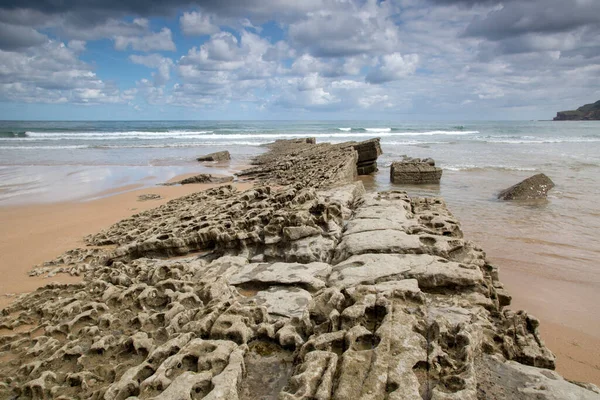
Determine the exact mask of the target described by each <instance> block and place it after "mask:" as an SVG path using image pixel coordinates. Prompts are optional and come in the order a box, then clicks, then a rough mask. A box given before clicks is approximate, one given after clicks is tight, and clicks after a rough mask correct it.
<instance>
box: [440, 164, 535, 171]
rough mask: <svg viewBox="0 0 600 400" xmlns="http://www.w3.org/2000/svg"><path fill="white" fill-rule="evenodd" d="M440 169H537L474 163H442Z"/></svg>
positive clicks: (533, 169)
mask: <svg viewBox="0 0 600 400" xmlns="http://www.w3.org/2000/svg"><path fill="white" fill-rule="evenodd" d="M441 168H442V169H445V170H448V171H480V170H499V171H537V169H535V168H530V167H517V166H512V165H474V164H455V165H442V166H441Z"/></svg>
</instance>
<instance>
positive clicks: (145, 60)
mask: <svg viewBox="0 0 600 400" xmlns="http://www.w3.org/2000/svg"><path fill="white" fill-rule="evenodd" d="M129 60H130V61H131V62H133V63H135V64H140V65H143V66H145V67H148V68H153V69H156V70H157V71H156V72H153V73H152V76H153V78H154V85H155V86H163V85H165V84H166V83H167V82H168V81H169V80H170V79H171V68H172V67H173V65H174V64H173V60H171V59H170V58H167V57H163V56H161V55H160V54H148V55H139V54H132V55H130V56H129Z"/></svg>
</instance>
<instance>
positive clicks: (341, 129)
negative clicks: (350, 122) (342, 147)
mask: <svg viewBox="0 0 600 400" xmlns="http://www.w3.org/2000/svg"><path fill="white" fill-rule="evenodd" d="M338 130H340V131H343V132H350V131H351V130H352V128H338Z"/></svg>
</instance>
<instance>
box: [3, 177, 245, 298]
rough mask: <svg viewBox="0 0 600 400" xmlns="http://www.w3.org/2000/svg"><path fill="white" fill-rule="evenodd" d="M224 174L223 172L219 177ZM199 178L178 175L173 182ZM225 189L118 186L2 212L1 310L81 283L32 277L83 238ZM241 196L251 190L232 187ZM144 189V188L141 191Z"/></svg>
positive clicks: (241, 185) (242, 184) (240, 185)
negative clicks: (40, 291)
mask: <svg viewBox="0 0 600 400" xmlns="http://www.w3.org/2000/svg"><path fill="white" fill-rule="evenodd" d="M217 172H222V171H217ZM193 175H196V173H193V172H192V173H186V174H182V175H178V176H175V177H173V178H172V179H170V180H169V182H172V181H177V180H181V179H185V178H187V177H190V176H193ZM224 184H226V183H221V184H213V183H209V184H190V185H176V186H158V185H157V186H152V187H142V188H139V187H137V186H136V185H134V186H130V185H128V186H126V187H123V186H117V187H115V188H113V189H112V190H107V191H104V192H102V193H97V194H95V195H93V196H92V197H93V198H92V199H84V200H80V201H76V200H73V201H66V202H54V203H43V204H40V203H38V204H35V203H32V204H24V205H1V206H0V274H1V275H2V276H3V279H2V281H1V283H0V308H4V307H5V306H6V305H8V304H10V303H11V302H12V301H13V300H14V298H15V297H16V296H17V295H19V294H22V293H28V292H31V291H34V290H35V289H37V288H38V287H41V286H44V285H46V284H49V283H52V282H57V283H76V282H79V281H80V280H81V278H80V277H75V276H69V275H66V274H57V275H55V276H53V277H51V278H45V277H41V276H35V277H30V276H29V275H28V273H29V272H30V271H31V270H32V268H33V267H34V266H35V265H39V264H42V263H44V262H46V261H51V260H53V259H54V258H55V257H57V256H59V255H61V254H62V253H64V252H65V251H67V250H71V249H74V248H77V247H85V246H86V244H85V243H84V241H83V238H84V237H85V236H86V235H89V234H94V233H97V232H99V231H101V230H102V229H105V228H108V227H109V226H110V225H112V224H114V223H116V222H119V221H120V220H122V219H124V218H127V217H129V216H131V215H133V214H137V213H139V212H142V211H145V210H149V209H151V208H155V207H158V206H160V205H162V204H165V203H166V202H168V201H170V200H173V199H176V198H179V197H182V196H186V195H189V194H191V193H195V192H198V191H202V190H206V189H209V188H211V187H216V186H221V185H224ZM231 184H232V185H233V186H235V187H237V188H240V189H242V190H244V189H247V188H249V187H250V186H251V185H252V184H251V183H245V182H232V183H231ZM142 186H143V185H142ZM147 194H157V195H159V196H160V198H159V199H153V200H147V201H139V200H138V196H141V195H147Z"/></svg>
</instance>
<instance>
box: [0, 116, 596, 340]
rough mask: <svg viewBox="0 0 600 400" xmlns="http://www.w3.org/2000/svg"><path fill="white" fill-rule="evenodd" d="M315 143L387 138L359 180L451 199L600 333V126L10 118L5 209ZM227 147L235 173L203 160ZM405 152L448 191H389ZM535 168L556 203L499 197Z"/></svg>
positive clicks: (556, 310) (470, 230) (1, 178)
mask: <svg viewBox="0 0 600 400" xmlns="http://www.w3.org/2000/svg"><path fill="white" fill-rule="evenodd" d="M306 136H312V137H315V138H316V139H317V142H334V143H335V142H344V141H349V140H357V141H360V140H365V139H369V138H373V137H380V138H381V145H382V149H383V152H384V154H383V155H382V156H381V158H380V159H379V167H380V171H379V172H378V173H376V174H375V175H374V176H371V177H363V178H362V180H363V182H364V184H365V186H366V187H367V189H369V190H388V189H402V190H407V191H409V192H410V193H412V194H421V195H427V196H443V197H444V198H445V200H446V202H447V203H448V205H449V208H450V210H451V211H452V212H453V213H454V214H455V215H456V216H457V217H458V218H459V219H460V220H461V222H462V225H463V230H464V231H465V232H466V235H467V237H468V238H470V239H472V240H474V241H475V242H477V243H479V244H480V245H481V246H482V247H483V248H484V250H486V251H487V252H488V255H489V257H490V259H491V260H492V261H494V262H496V263H498V264H500V265H502V266H503V267H506V268H509V269H511V270H513V271H516V272H518V273H519V274H521V275H518V276H521V277H522V279H523V280H522V282H528V284H535V282H541V281H542V280H545V281H548V282H550V281H551V282H552V284H550V283H549V284H547V285H545V286H544V287H546V288H547V287H553V288H554V289H553V290H554V291H563V292H564V293H571V295H570V297H569V295H565V294H564V293H563V297H562V298H563V300H561V301H560V302H556V304H554V303H552V304H553V306H552V307H553V313H552V315H556V317H557V318H558V319H560V318H563V320H564V318H567V319H568V320H569V321H570V323H571V325H573V326H574V327H577V328H578V329H581V330H583V331H587V332H589V331H590V330H593V331H594V332H596V333H599V332H600V310H599V308H598V307H597V304H598V300H600V295H599V293H600V267H599V266H598V262H597V260H598V259H599V258H600V240H599V234H598V232H600V205H599V203H598V199H599V198H600V123H599V122H594V121H589V122H552V121H521V122H473V121H459V122H397V121H396V122H393V121H152V122H149V121H126V122H112V121H111V122H106V121H83V122H25V121H4V122H0V206H2V205H9V206H10V205H17V204H26V203H41V202H50V201H71V200H89V199H93V198H96V197H98V196H99V195H100V194H101V193H103V192H106V191H107V190H110V189H114V188H115V187H127V185H132V184H137V185H138V186H139V184H140V183H142V184H143V185H144V186H147V187H151V186H153V185H155V184H157V183H159V182H163V181H165V180H167V179H170V178H172V177H174V176H176V175H178V174H182V173H187V172H211V171H212V172H217V173H222V172H224V171H225V172H229V173H231V172H234V171H235V169H236V168H239V166H242V165H247V164H248V163H249V161H250V159H251V158H252V157H253V156H255V155H257V154H259V153H261V152H263V151H264V150H265V148H264V147H261V145H262V144H265V143H268V142H271V141H273V140H275V139H282V138H295V137H306ZM219 150H229V151H230V152H231V154H232V159H233V160H232V163H231V164H230V165H229V166H227V165H226V166H224V167H222V169H218V170H216V169H215V168H214V167H213V166H211V165H200V164H199V163H197V162H196V161H195V157H197V156H198V155H201V154H205V153H209V152H213V151H219ZM402 155H408V156H411V157H432V158H434V159H435V160H436V163H437V165H438V166H440V167H442V168H443V170H444V173H443V177H442V182H441V184H440V185H439V186H437V185H434V186H414V187H401V186H397V185H392V184H390V182H389V165H390V163H391V162H392V161H394V160H398V159H400V158H401V157H402ZM537 172H544V173H545V174H547V175H548V176H550V178H552V180H553V181H554V182H555V183H556V187H555V189H553V190H552V191H551V192H550V196H549V198H548V200H547V201H542V202H534V203H526V204H522V203H506V202H500V201H498V200H496V195H497V193H498V192H499V191H500V190H502V189H504V188H506V187H508V186H511V185H513V184H515V183H517V182H519V181H520V180H522V179H524V178H526V177H528V176H531V175H533V174H535V173H537ZM513 277H514V275H513ZM522 282H521V283H522ZM519 283H520V282H518V281H517V282H515V283H514V284H515V285H517V284H519ZM552 293H553V292H550V293H546V295H547V296H552ZM565 298H566V299H567V300H566V301H565V300H564V299H565ZM569 299H570V300H569ZM582 299H586V300H585V301H583V300H582ZM590 299H594V302H593V303H590ZM529 300H530V303H528V306H530V307H532V308H534V309H535V308H536V305H535V304H536V303H535V302H536V301H537V302H538V303H540V302H542V300H543V302H542V303H540V304H539V306H540V309H542V308H543V307H546V308H547V306H548V303H547V301H550V300H548V299H539V298H537V297H535V296H532V298H531V299H529ZM531 302H533V303H531ZM561 316H562V317H561Z"/></svg>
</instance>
